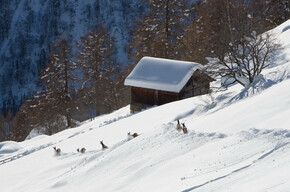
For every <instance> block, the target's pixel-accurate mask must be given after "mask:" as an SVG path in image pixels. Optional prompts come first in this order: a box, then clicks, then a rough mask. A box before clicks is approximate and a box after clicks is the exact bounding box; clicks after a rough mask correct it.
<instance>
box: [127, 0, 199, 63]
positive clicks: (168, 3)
mask: <svg viewBox="0 0 290 192" xmlns="http://www.w3.org/2000/svg"><path fill="white" fill-rule="evenodd" d="M147 2H148V5H149V8H150V10H149V12H148V14H146V15H145V16H142V17H141V18H139V20H138V21H137V22H136V28H135V30H134V31H133V34H132V40H131V43H130V45H129V46H128V47H129V50H130V52H131V53H130V57H131V59H133V60H135V61H139V60H140V59H141V58H142V57H144V56H154V57H162V58H171V59H176V58H179V56H180V50H179V48H178V46H177V45H178V43H180V42H179V40H180V39H181V38H182V36H183V35H184V34H185V29H186V27H185V26H186V25H188V24H189V21H190V20H191V19H192V18H193V17H194V11H193V8H194V6H193V5H192V3H191V2H189V1H186V0H148V1H147Z"/></svg>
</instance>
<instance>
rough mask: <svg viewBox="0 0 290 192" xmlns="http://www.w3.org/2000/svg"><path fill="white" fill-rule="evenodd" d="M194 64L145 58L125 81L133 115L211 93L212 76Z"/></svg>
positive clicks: (200, 66)
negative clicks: (155, 106)
mask: <svg viewBox="0 0 290 192" xmlns="http://www.w3.org/2000/svg"><path fill="white" fill-rule="evenodd" d="M202 68H203V66H202V65H201V64H198V63H194V62H186V61H177V60H169V59H161V58H154V57H143V58H142V59H141V60H140V61H139V63H138V64H137V65H136V67H135V68H134V69H133V71H132V72H131V73H130V74H129V76H128V77H127V78H126V80H125V83H124V84H125V85H126V86H130V87H131V103H130V104H131V105H130V108H131V113H133V112H135V111H140V110H141V109H144V108H147V107H150V106H153V105H162V104H165V103H169V102H172V101H177V100H181V99H185V98H189V97H193V96H197V95H202V94H207V93H208V92H209V88H210V87H209V85H210V82H211V81H213V79H212V78H211V77H209V76H208V75H206V74H204V73H202V72H201V69H202Z"/></svg>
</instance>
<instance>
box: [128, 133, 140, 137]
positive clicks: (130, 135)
mask: <svg viewBox="0 0 290 192" xmlns="http://www.w3.org/2000/svg"><path fill="white" fill-rule="evenodd" d="M138 136H139V135H138V133H133V134H131V133H130V132H128V137H132V138H135V137H138Z"/></svg>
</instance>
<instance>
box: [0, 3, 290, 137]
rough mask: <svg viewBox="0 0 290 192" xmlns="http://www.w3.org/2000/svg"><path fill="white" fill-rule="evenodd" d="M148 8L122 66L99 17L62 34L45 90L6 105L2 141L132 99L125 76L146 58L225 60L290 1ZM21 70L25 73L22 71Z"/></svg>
mask: <svg viewBox="0 0 290 192" xmlns="http://www.w3.org/2000/svg"><path fill="white" fill-rule="evenodd" d="M143 3H144V4H145V5H146V6H145V7H146V11H145V14H140V15H139V16H138V17H136V20H135V21H134V25H135V27H134V29H132V31H131V40H130V43H129V44H128V45H127V46H126V53H127V54H128V58H129V59H130V63H128V65H127V66H124V65H122V64H120V63H119V62H118V58H116V57H115V53H116V52H117V50H116V41H115V39H114V38H113V37H112V36H110V33H109V31H108V29H107V28H106V27H105V26H104V24H102V23H100V24H99V25H97V26H94V27H93V30H91V31H87V33H86V34H85V35H84V36H82V37H80V41H79V42H74V41H71V39H70V37H68V36H67V35H66V34H59V35H58V38H57V40H55V41H53V42H51V45H50V47H51V51H49V52H43V53H42V57H43V59H42V60H41V62H44V63H43V67H42V68H41V69H40V71H39V74H40V75H39V78H38V85H39V86H41V90H40V91H38V92H35V93H34V94H33V96H31V97H29V98H25V99H23V101H22V103H21V106H20V107H19V108H18V110H17V111H15V110H13V109H15V106H13V104H12V103H10V104H9V105H8V107H6V108H5V111H2V112H1V110H0V141H3V140H15V141H22V140H24V139H25V138H26V137H27V136H28V135H29V133H30V132H31V131H32V130H33V129H34V131H36V132H37V131H38V132H40V133H44V134H49V135H51V134H53V133H56V132H59V131H61V130H64V129H66V128H70V127H75V126H77V124H78V122H80V121H83V120H86V119H93V118H94V117H96V116H98V115H101V114H105V113H109V112H111V111H113V110H116V109H119V108H120V107H123V106H125V105H127V104H129V98H130V97H129V93H130V92H129V90H128V88H127V87H124V85H123V82H124V79H125V78H126V76H127V75H128V74H129V73H130V71H131V70H132V69H133V67H134V65H135V64H136V63H137V62H138V61H139V60H140V59H141V58H142V57H143V56H154V57H161V58H169V59H180V60H187V61H195V62H199V63H201V64H204V65H205V64H208V61H207V60H206V58H207V57H216V58H220V59H222V58H224V57H225V55H226V53H228V52H229V51H231V46H230V45H232V44H234V43H240V44H241V40H242V39H245V38H247V37H250V36H251V35H252V34H253V32H255V33H257V34H261V33H263V32H265V31H267V30H269V29H271V28H273V27H275V26H277V25H279V24H281V23H282V22H283V21H286V20H288V19H289V17H290V9H289V2H288V0H268V1H265V0H256V1H251V0H210V1H204V0H198V1H193V2H189V1H186V0H143ZM20 76H21V74H20Z"/></svg>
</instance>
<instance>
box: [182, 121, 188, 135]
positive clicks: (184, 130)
mask: <svg viewBox="0 0 290 192" xmlns="http://www.w3.org/2000/svg"><path fill="white" fill-rule="evenodd" d="M182 126H183V128H182V131H183V133H184V134H187V133H188V131H187V127H186V126H185V124H184V123H182Z"/></svg>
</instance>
